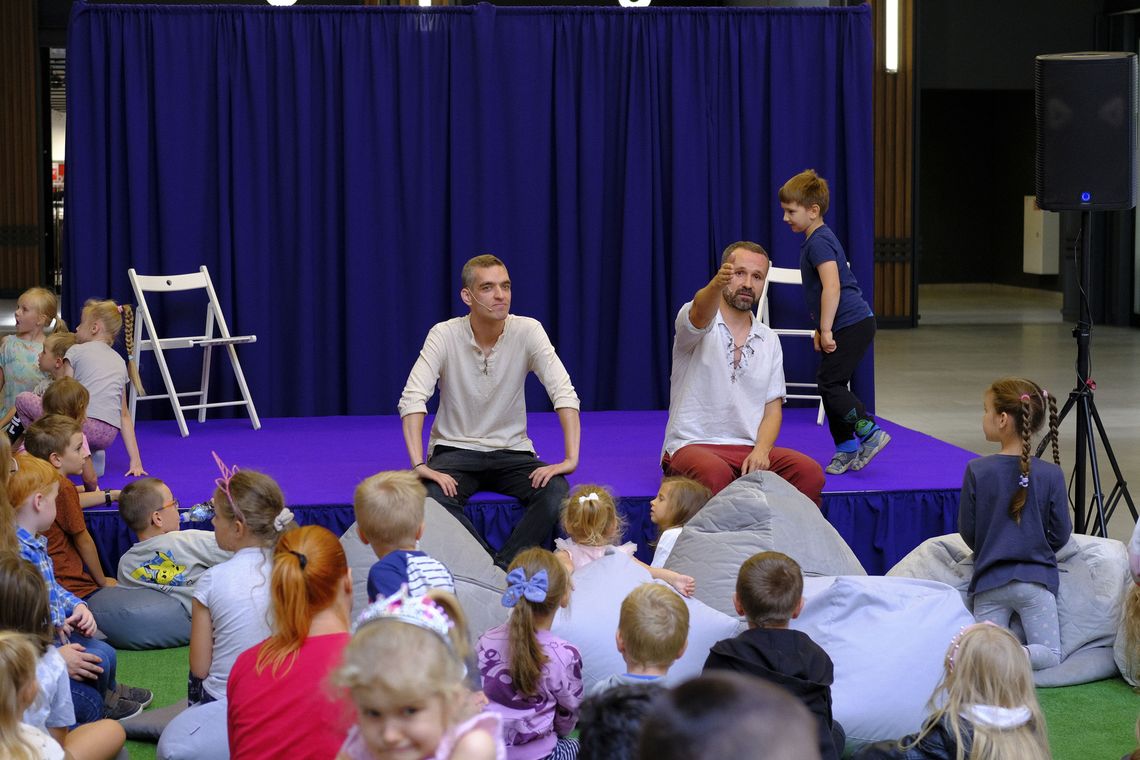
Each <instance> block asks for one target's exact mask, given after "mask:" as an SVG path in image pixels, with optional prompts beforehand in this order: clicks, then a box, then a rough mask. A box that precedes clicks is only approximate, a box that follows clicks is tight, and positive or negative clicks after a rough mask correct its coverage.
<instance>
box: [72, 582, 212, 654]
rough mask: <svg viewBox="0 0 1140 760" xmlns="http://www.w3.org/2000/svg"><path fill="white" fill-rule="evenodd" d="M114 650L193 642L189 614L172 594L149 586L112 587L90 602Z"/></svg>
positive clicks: (154, 647) (159, 646) (99, 592)
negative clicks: (191, 640)
mask: <svg viewBox="0 0 1140 760" xmlns="http://www.w3.org/2000/svg"><path fill="white" fill-rule="evenodd" d="M87 605H88V607H89V608H90V610H91V613H92V614H93V615H95V622H96V623H97V624H98V626H99V630H100V631H101V632H102V633H103V635H104V636H106V637H107V642H108V643H109V644H110V645H111V646H113V647H114V648H115V649H169V648H171V647H184V646H186V645H187V644H189V643H190V616H189V615H187V614H186V608H185V607H183V606H182V603H181V602H179V601H178V600H177V599H175V598H174V597H173V596H169V595H167V594H164V593H162V592H161V591H156V590H154V589H149V588H123V587H122V586H112V587H111V588H104V589H100V590H99V591H98V592H97V593H96V594H94V595H93V596H91V597H90V599H89V600H88V602H87Z"/></svg>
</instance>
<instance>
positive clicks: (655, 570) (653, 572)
mask: <svg viewBox="0 0 1140 760" xmlns="http://www.w3.org/2000/svg"><path fill="white" fill-rule="evenodd" d="M633 559H634V561H635V562H637V564H639V565H641V566H642V567H644V568H645V569H646V570H648V571H649V575H650V576H651V577H652V578H653V580H656V581H665V582H666V583H668V584H669V585H670V586H672V587H673V588H675V589H677V593H678V594H680V595H681V596H692V595H693V592H694V591H696V590H697V582H696V581H695V580H693V578H692V576H689V575H681V574H680V573H678V572H677V571H676V570H666V569H665V568H663V567H650V566H649V565H647V564H645V563H644V562H642V561H641V560H639V559H637V557H634V558H633Z"/></svg>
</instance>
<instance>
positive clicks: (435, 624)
mask: <svg viewBox="0 0 1140 760" xmlns="http://www.w3.org/2000/svg"><path fill="white" fill-rule="evenodd" d="M376 620H398V621H399V622H401V623H408V624H409V625H414V626H417V627H419V628H423V629H425V630H428V631H431V632H432V633H434V634H436V635H437V636H439V637H440V638H441V639H443V641H444V643H445V644H447V647H448V649H450V648H451V646H452V645H451V635H450V632H451V629H452V628H454V627H455V623H454V621H452V619H451V617H450V616H448V614H447V612H445V611H444V609H443V607H441V606H440V605H439V604H437V603H436V602H435V600H434V599H432V598H431V597H427V596H412V595H411V594H409V593H408V585H407V584H406V583H405V584H404V585H402V586H400V590H399V591H397V592H396V593H394V594H392V595H391V596H389V597H388V598H386V599H377V600H376V601H375V602H373V603H372V604H370V605H368V606H367V607H365V608H364V611H363V612H361V613H360V616H359V617H357V618H356V622H355V623H354V624H353V626H352V630H353V632H354V633H355V632H356V631H359V630H360V629H361V628H363V627H364V626H365V625H367V624H369V623H371V622H373V621H376Z"/></svg>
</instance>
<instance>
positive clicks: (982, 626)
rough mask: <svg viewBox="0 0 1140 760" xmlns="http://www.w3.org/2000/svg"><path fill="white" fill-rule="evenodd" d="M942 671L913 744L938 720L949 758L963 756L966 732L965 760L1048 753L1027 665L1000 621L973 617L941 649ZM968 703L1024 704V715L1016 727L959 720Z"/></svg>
mask: <svg viewBox="0 0 1140 760" xmlns="http://www.w3.org/2000/svg"><path fill="white" fill-rule="evenodd" d="M944 667H945V671H944V672H943V674H942V680H941V681H940V682H939V683H938V686H937V687H935V689H934V693H933V694H931V695H930V701H929V702H927V709H928V710H929V713H930V714H929V716H928V717H927V719H926V721H925V722H924V723H923V724H922V730H921V731H919V732H918V734H916V735H915V738H914V742H913V744H911V743H908V744H906V745H900V746H903V747H912V746H915V745H917V744H918V743H919V742H920V741H921V740H922V739H923V738H924V737H925V736H926V735H927V734H929V733H930V732H931V731H932V730H934V729H935V728H936V727H938V726H946V727H947V728H948V729H949V730H950V732H951V733H952V734H953V736H954V744H955V747H956V749H955V758H956V760H965V758H966V748H967V742H966V741H965V739H966V737H967V736H968V732H970V731H972V732H973V739H972V741H970V742H969V748H970V754H969V757H970V760H1004V759H1005V758H1047V757H1051V755H1050V754H1049V740H1048V734H1047V733H1046V730H1045V716H1044V715H1043V714H1042V712H1041V706H1040V705H1039V704H1038V702H1037V691H1036V689H1035V688H1034V686H1033V670H1032V668H1031V667H1030V665H1029V658H1028V657H1026V656H1025V648H1024V647H1023V646H1021V642H1020V641H1018V640H1017V639H1016V638H1015V637H1014V635H1013V634H1012V633H1010V632H1009V631H1008V630H1006V629H1005V628H1002V627H1001V626H997V625H992V624H988V623H978V624H976V625H972V626H970V627H968V628H966V629H965V630H964V631H962V632H961V633H960V634H958V636H956V637H955V638H954V641H953V642H951V644H950V649H949V650H948V651H947V652H946V660H945V663H944ZM972 705H992V706H994V707H1005V708H1015V707H1025V708H1027V709H1028V710H1029V716H1030V717H1029V721H1028V722H1027V723H1025V724H1024V725H1022V726H1019V727H1016V728H1006V729H1000V730H998V729H993V728H986V727H985V726H983V725H981V724H976V723H975V724H970V725H969V726H965V727H964V726H963V724H964V722H965V721H964V720H963V717H962V712H963V711H964V709H965V708H966V707H968V706H972Z"/></svg>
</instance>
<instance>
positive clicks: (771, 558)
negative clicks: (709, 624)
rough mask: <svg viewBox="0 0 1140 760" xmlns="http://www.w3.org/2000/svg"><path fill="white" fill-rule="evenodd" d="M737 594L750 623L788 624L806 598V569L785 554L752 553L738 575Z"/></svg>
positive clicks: (758, 625) (756, 624)
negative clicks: (804, 570) (801, 601)
mask: <svg viewBox="0 0 1140 760" xmlns="http://www.w3.org/2000/svg"><path fill="white" fill-rule="evenodd" d="M736 597H737V599H739V600H740V606H741V607H743V608H744V616H745V617H747V618H748V623H749V625H752V626H756V627H760V626H764V625H783V624H786V623H787V622H788V621H789V620H791V619H792V615H793V614H794V613H795V611H796V607H798V606H799V603H800V600H801V599H803V597H804V575H803V571H802V570H800V566H799V564H798V563H797V562H796V561H795V560H794V559H792V558H791V557H789V556H788V555H786V554H781V553H780V552H760V553H759V554H753V555H752V556H751V557H749V558H748V559H746V560H744V564H743V565H741V566H740V573H739V575H737V576H736Z"/></svg>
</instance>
